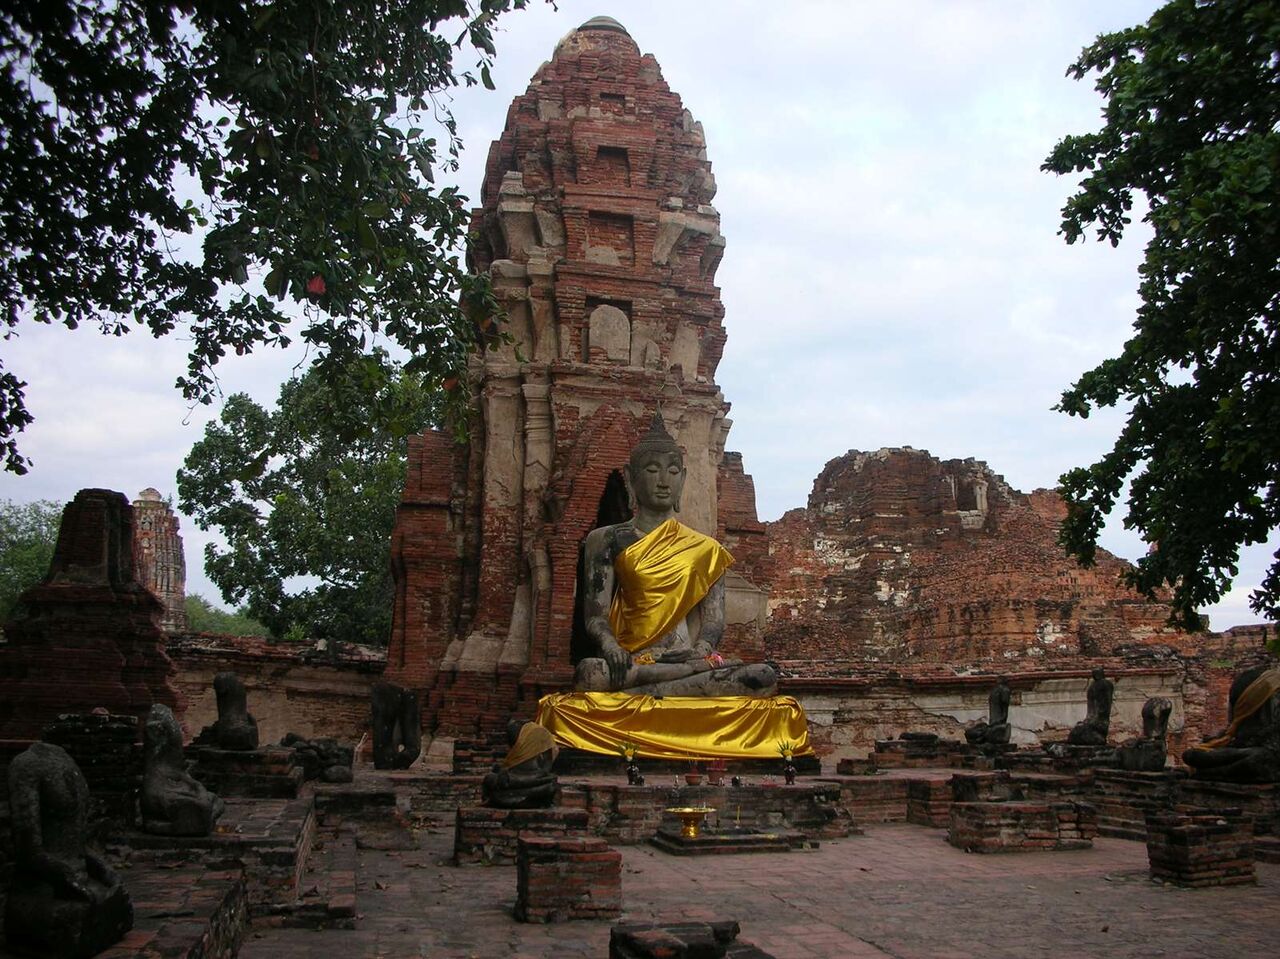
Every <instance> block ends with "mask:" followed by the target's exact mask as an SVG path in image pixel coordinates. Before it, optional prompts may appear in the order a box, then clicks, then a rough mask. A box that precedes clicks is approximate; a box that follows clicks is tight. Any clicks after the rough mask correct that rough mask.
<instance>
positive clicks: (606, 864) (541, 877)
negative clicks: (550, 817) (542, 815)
mask: <svg viewBox="0 0 1280 959" xmlns="http://www.w3.org/2000/svg"><path fill="white" fill-rule="evenodd" d="M621 913H622V853H620V852H618V850H616V849H610V848H609V844H608V843H607V842H605V841H604V840H603V839H594V838H586V837H580V838H569V837H564V838H553V837H550V836H547V837H534V836H529V837H521V838H520V848H519V853H518V857H517V860H516V918H517V919H519V920H520V921H522V922H562V921H564V920H566V919H614V918H617V917H618V916H619V915H621Z"/></svg>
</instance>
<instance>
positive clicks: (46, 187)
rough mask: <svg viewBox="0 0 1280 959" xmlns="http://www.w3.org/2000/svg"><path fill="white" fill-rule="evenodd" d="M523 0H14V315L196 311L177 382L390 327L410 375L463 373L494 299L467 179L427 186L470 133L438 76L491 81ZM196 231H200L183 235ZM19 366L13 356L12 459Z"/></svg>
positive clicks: (5, 391)
mask: <svg viewBox="0 0 1280 959" xmlns="http://www.w3.org/2000/svg"><path fill="white" fill-rule="evenodd" d="M524 2H525V0H479V3H478V10H476V9H472V8H470V7H469V6H468V4H467V3H466V2H465V0H349V2H346V3H341V4H331V3H325V2H321V0H229V2H224V0H217V2H215V0H192V2H186V0H112V2H107V0H41V2H38V3H8V4H4V5H3V7H2V8H0V67H2V69H0V130H2V131H3V136H2V142H3V149H2V150H0V324H3V326H0V330H9V329H12V328H13V327H15V326H17V325H18V323H19V321H20V320H21V319H23V318H26V317H29V318H30V319H33V320H35V321H37V322H40V323H62V324H64V325H66V326H67V327H69V328H75V327H77V326H79V325H81V324H86V323H87V324H92V325H95V326H97V327H99V328H100V329H101V330H102V332H104V333H109V334H113V335H117V336H118V335H121V334H123V333H125V332H127V331H128V330H129V329H130V328H131V326H132V325H133V324H134V323H136V324H138V325H141V326H143V327H145V328H146V329H147V330H148V331H150V332H151V333H152V334H153V335H155V336H163V335H165V334H168V333H170V332H173V331H174V330H175V329H176V328H178V327H179V326H185V327H186V335H188V336H189V337H190V340H191V352H190V363H189V367H188V369H187V371H186V373H185V374H184V375H183V376H182V377H180V378H179V380H178V385H179V387H180V388H181V390H182V392H183V394H184V396H186V397H187V398H189V399H192V400H197V401H200V402H203V403H208V402H210V401H211V399H212V397H213V396H214V395H215V394H216V392H217V384H216V381H215V379H214V367H215V366H216V364H217V363H218V362H219V360H221V359H222V357H223V356H224V355H225V354H226V353H227V352H234V353H236V354H244V353H248V352H251V351H252V350H254V349H256V348H258V347H262V346H285V345H287V344H288V343H289V342H290V340H291V339H294V338H296V337H301V339H302V340H303V341H304V342H305V343H307V344H308V345H309V346H310V347H311V354H310V355H311V356H312V362H313V364H314V365H315V366H316V367H319V368H321V369H323V370H326V371H327V370H330V369H338V368H341V367H343V366H344V365H345V364H346V363H347V362H348V361H349V360H350V359H351V357H353V356H355V355H358V354H360V353H363V352H365V350H366V348H367V345H368V344H369V342H370V339H371V338H372V337H374V336H378V335H381V336H385V337H386V338H387V339H388V340H390V341H391V342H394V343H396V344H399V345H400V346H402V347H404V348H405V349H406V350H407V351H408V353H409V354H410V355H411V356H412V357H413V359H411V360H410V361H409V363H408V368H409V370H410V372H412V373H413V374H414V375H416V376H420V377H426V378H428V379H431V380H433V381H436V382H440V381H443V380H445V379H448V378H450V377H454V376H457V375H458V374H459V371H460V370H461V368H462V364H463V360H464V357H465V355H466V353H467V351H468V349H469V348H470V346H471V345H472V344H473V343H474V341H475V339H476V334H477V326H479V327H483V328H486V329H487V327H488V326H489V325H491V324H492V322H493V321H492V319H491V317H492V316H494V315H495V311H496V302H495V300H494V299H493V296H492V292H491V291H490V289H489V287H488V285H487V282H486V281H485V280H483V279H482V278H476V277H471V276H469V275H468V274H467V273H466V272H465V270H464V269H463V268H462V266H461V264H460V263H459V260H458V257H457V251H456V247H457V245H458V244H459V243H460V241H461V240H462V238H463V236H464V234H465V230H466V226H467V212H466V209H465V203H464V200H463V198H462V197H461V196H459V195H458V193H457V191H456V189H455V188H454V187H444V188H440V189H437V188H436V187H435V186H433V184H432V177H433V171H434V170H435V169H437V168H443V169H446V170H452V169H456V165H457V164H456V156H457V152H458V149H459V142H458V140H457V137H456V125H455V122H454V119H453V117H452V116H451V115H450V113H449V111H448V108H447V106H445V105H444V104H442V102H441V100H440V99H439V98H438V96H437V94H439V93H441V92H442V91H447V90H448V89H449V88H451V87H454V86H457V85H458V84H459V83H463V84H466V85H473V84H475V83H477V82H483V83H484V84H485V85H486V86H491V83H490V81H489V65H490V63H491V58H492V56H493V54H494V47H493V42H492V35H491V32H492V26H493V23H494V20H495V18H496V17H497V16H498V15H499V14H501V13H502V12H504V11H506V10H508V9H510V8H512V7H520V6H522V5H523V4H524ZM463 50H467V51H470V53H471V54H474V55H475V56H476V57H478V61H477V62H476V65H475V69H476V70H477V71H478V74H479V80H477V78H476V75H475V74H473V73H471V72H470V71H467V70H461V69H459V68H458V67H457V66H456V65H455V63H454V58H455V56H457V55H459V54H460V53H461V51H463ZM469 55H470V54H469ZM424 117H426V118H427V119H424ZM437 125H438V126H439V127H440V128H441V129H442V131H443V133H444V135H445V142H444V143H443V144H441V143H438V142H437V141H436V139H435V138H434V137H432V136H429V135H428V133H427V130H426V129H424V127H428V126H431V127H434V126H437ZM189 196H193V197H195V199H194V200H193V199H184V197H189ZM200 230H203V231H204V233H203V244H202V248H201V249H200V250H199V251H196V252H195V253H194V255H192V256H191V257H190V258H186V259H184V258H183V257H182V256H180V255H178V254H176V253H175V252H174V250H175V248H176V247H179V246H180V245H181V244H180V242H179V241H180V240H181V238H182V237H183V236H184V235H188V234H194V233H196V232H197V231H200ZM188 245H190V244H188ZM257 280H260V281H261V286H260V287H259V285H258V283H257V282H255V281H257ZM259 288H261V289H262V290H263V291H264V292H262V293H259V292H258V290H259ZM460 299H461V301H462V303H463V306H464V307H465V309H461V308H460V307H459V301H460ZM299 313H300V314H301V318H300V319H299V318H298V314H299ZM25 385H26V384H25V383H23V382H22V381H21V380H20V379H19V378H18V377H17V376H16V375H15V374H14V373H13V372H12V371H8V370H5V369H4V368H3V367H2V366H0V457H3V459H4V461H5V468H6V469H9V470H12V471H14V472H17V473H23V472H25V471H26V468H27V465H28V460H27V459H26V458H25V457H24V456H22V455H21V453H20V451H19V449H18V445H17V434H18V433H19V432H21V431H22V429H23V428H24V427H25V426H26V425H27V424H28V423H30V422H31V416H30V414H29V413H28V411H27V409H26V406H25V402H24V392H23V391H24V387H25ZM372 385H373V386H374V387H376V386H377V384H372ZM377 392H378V391H377V389H376V388H375V389H373V391H372V392H371V393H370V394H369V395H370V396H374V395H376V394H377ZM370 412H371V413H372V414H373V415H377V413H378V410H377V409H376V408H374V409H371V410H370Z"/></svg>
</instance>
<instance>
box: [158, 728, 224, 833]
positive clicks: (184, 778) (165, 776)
mask: <svg viewBox="0 0 1280 959" xmlns="http://www.w3.org/2000/svg"><path fill="white" fill-rule="evenodd" d="M142 749H143V773H142V798H141V802H140V805H141V808H142V828H143V830H145V831H146V832H149V833H154V834H156V835H160V836H207V835H209V833H211V832H213V824H214V823H215V822H217V821H218V817H219V816H221V815H222V813H223V811H224V810H225V808H226V804H225V803H223V801H222V800H221V799H220V798H219V797H217V796H215V795H214V794H213V793H211V792H209V790H208V789H206V788H205V787H204V786H203V785H202V784H201V783H199V782H198V781H196V780H195V779H194V778H192V776H191V775H190V774H189V773H188V772H187V765H186V760H185V758H184V757H183V754H182V729H181V728H180V727H179V726H178V721H177V720H176V719H174V718H173V713H172V712H171V711H170V709H169V707H168V706H164V705H161V704H160V703H156V704H155V705H153V706H152V707H151V712H149V713H148V714H147V724H146V726H145V727H144V729H143V734H142Z"/></svg>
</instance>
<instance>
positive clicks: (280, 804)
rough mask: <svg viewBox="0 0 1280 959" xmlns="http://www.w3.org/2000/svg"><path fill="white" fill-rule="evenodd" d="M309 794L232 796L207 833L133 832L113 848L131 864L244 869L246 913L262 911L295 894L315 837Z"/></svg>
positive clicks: (313, 814)
mask: <svg viewBox="0 0 1280 959" xmlns="http://www.w3.org/2000/svg"><path fill="white" fill-rule="evenodd" d="M315 829H316V817H315V810H314V805H313V803H312V800H311V799H310V798H302V799H295V800H292V801H285V800H280V799H271V800H245V799H232V800H228V801H227V811H226V812H225V813H224V814H223V816H222V818H221V819H220V820H218V823H217V826H216V827H215V831H214V833H213V835H211V836H205V837H195V836H152V835H149V834H147V833H142V832H134V833H130V834H128V835H127V836H125V837H124V839H123V841H122V843H121V844H120V845H119V847H117V848H116V852H117V853H118V854H119V855H120V856H121V857H123V858H124V859H126V860H127V861H128V862H129V863H131V864H135V863H136V864H148V865H150V864H156V865H157V866H165V865H169V866H172V865H173V864H176V863H198V864H203V865H205V866H208V867H210V868H214V867H221V868H226V867H231V866H234V867H236V868H243V869H244V871H245V881H246V883H247V885H248V901H249V908H250V911H251V912H252V913H253V914H254V915H255V916H257V915H263V914H266V913H269V912H272V911H274V910H276V909H278V908H279V907H280V906H286V905H290V904H292V903H293V902H294V900H295V899H297V897H298V893H299V886H300V879H301V876H302V870H303V867H304V865H305V864H306V859H307V855H308V853H309V852H310V850H311V843H312V840H313V838H314V836H315Z"/></svg>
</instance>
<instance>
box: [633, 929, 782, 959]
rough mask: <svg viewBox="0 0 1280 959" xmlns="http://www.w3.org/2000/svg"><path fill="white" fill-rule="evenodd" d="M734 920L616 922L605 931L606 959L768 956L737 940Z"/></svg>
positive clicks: (758, 958) (743, 958) (744, 958)
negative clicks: (607, 945)
mask: <svg viewBox="0 0 1280 959" xmlns="http://www.w3.org/2000/svg"><path fill="white" fill-rule="evenodd" d="M738 931H739V926H738V923H736V922H732V921H729V922H683V923H660V922H620V923H618V924H617V925H616V926H614V927H613V929H612V930H610V932H609V959H721V957H728V959H770V957H769V954H768V953H767V952H764V951H762V950H760V949H757V948H756V947H755V946H753V945H751V943H749V942H745V941H743V940H740V939H738Z"/></svg>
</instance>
